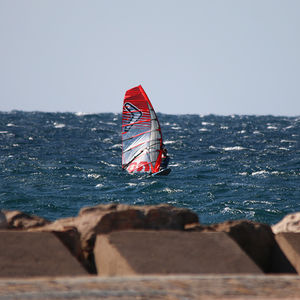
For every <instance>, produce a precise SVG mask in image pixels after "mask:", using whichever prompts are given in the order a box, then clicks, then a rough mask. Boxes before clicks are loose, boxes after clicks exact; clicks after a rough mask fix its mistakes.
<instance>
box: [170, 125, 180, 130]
mask: <svg viewBox="0 0 300 300" xmlns="http://www.w3.org/2000/svg"><path fill="white" fill-rule="evenodd" d="M171 128H172V129H174V130H180V129H181V127H179V126H176V127H175V126H172V127H171Z"/></svg>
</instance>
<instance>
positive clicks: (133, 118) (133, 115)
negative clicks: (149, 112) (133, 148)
mask: <svg viewBox="0 0 300 300" xmlns="http://www.w3.org/2000/svg"><path fill="white" fill-rule="evenodd" d="M124 107H125V109H126V110H127V111H128V112H129V113H130V120H129V122H128V123H129V125H127V126H125V127H124V131H125V132H128V131H129V130H130V128H131V127H132V125H133V123H135V122H137V121H138V120H139V119H140V118H141V117H142V115H143V114H142V112H141V111H140V110H139V109H138V108H137V107H135V106H134V105H132V104H131V103H129V102H126V103H125V104H124Z"/></svg>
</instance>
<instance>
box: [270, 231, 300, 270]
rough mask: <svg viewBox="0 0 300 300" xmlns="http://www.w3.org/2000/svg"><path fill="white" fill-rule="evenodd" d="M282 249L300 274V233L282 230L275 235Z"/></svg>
mask: <svg viewBox="0 0 300 300" xmlns="http://www.w3.org/2000/svg"><path fill="white" fill-rule="evenodd" d="M275 239H276V241H277V244H278V245H279V247H280V249H281V250H282V252H283V253H284V255H285V256H286V257H287V259H288V260H289V262H290V263H291V264H292V266H293V267H294V268H295V270H296V271H297V273H298V274H300V233H294V232H281V233H278V234H276V235H275Z"/></svg>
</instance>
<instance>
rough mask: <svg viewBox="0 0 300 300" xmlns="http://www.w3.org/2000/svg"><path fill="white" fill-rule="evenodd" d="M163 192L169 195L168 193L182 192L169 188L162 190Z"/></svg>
mask: <svg viewBox="0 0 300 300" xmlns="http://www.w3.org/2000/svg"><path fill="white" fill-rule="evenodd" d="M163 192H167V193H168V194H170V193H178V192H182V190H181V189H171V188H169V187H166V188H164V189H163Z"/></svg>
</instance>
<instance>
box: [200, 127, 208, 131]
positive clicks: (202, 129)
mask: <svg viewBox="0 0 300 300" xmlns="http://www.w3.org/2000/svg"><path fill="white" fill-rule="evenodd" d="M199 131H202V132H205V131H209V130H208V129H207V128H200V129H199Z"/></svg>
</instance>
